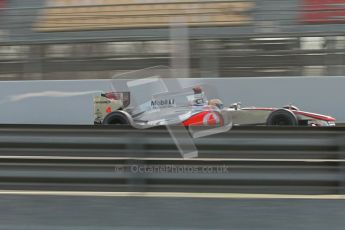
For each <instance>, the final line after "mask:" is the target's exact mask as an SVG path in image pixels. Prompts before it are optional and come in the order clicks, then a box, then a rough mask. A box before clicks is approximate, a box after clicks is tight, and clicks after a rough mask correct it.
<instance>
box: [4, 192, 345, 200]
mask: <svg viewBox="0 0 345 230" xmlns="http://www.w3.org/2000/svg"><path fill="white" fill-rule="evenodd" d="M0 195H23V196H27V195H32V196H80V197H143V198H147V197H152V198H204V199H208V198H210V199H306V200H345V195H293V194H243V193H184V192H93V191H29V190H26V191H23V190H0Z"/></svg>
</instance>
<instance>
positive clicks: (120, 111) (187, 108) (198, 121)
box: [94, 87, 335, 128]
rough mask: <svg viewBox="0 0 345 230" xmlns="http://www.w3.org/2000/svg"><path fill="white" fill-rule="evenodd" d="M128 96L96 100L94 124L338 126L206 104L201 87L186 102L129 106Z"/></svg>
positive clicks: (291, 112) (283, 111)
mask: <svg viewBox="0 0 345 230" xmlns="http://www.w3.org/2000/svg"><path fill="white" fill-rule="evenodd" d="M130 98H131V97H130V93H129V92H107V93H102V94H101V95H97V96H95V97H94V118H95V119H94V123H95V124H103V125H121V124H123V125H131V126H133V127H136V128H141V127H147V126H160V125H183V126H204V125H205V126H207V125H222V123H223V122H224V120H225V119H230V120H231V122H232V124H233V125H240V126H241V125H267V126H335V118H333V117H331V116H327V115H321V114H316V113H311V112H306V111H302V110H300V109H299V108H297V107H296V106H293V105H288V106H284V107H282V108H274V107H267V108H266V107H244V108H241V106H240V103H234V104H232V105H230V106H229V107H224V105H223V103H222V101H221V100H219V99H210V100H207V99H206V97H205V95H204V92H203V90H202V89H201V88H200V87H194V88H192V90H190V92H189V94H187V95H184V98H185V100H179V98H178V97H174V95H168V96H163V97H161V98H159V99H151V100H149V101H147V102H146V103H143V104H140V105H135V106H130V104H131V103H130Z"/></svg>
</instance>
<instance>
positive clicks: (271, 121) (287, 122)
mask: <svg viewBox="0 0 345 230" xmlns="http://www.w3.org/2000/svg"><path fill="white" fill-rule="evenodd" d="M266 124H267V125H274V126H298V120H297V117H296V115H295V114H294V113H293V112H292V111H290V110H288V109H278V110H276V111H273V112H272V113H271V114H270V115H269V116H268V118H267V122H266Z"/></svg>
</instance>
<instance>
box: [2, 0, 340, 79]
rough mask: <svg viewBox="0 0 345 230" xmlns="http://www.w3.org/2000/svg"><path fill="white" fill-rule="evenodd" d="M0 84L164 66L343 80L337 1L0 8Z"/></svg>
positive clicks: (147, 1) (183, 0)
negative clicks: (181, 46) (182, 46)
mask: <svg viewBox="0 0 345 230" xmlns="http://www.w3.org/2000/svg"><path fill="white" fill-rule="evenodd" d="M0 8H1V9H0V80H33V79H47V80H48V79H49V80H53V79H66V80H67V79H91V78H92V79H94V78H109V77H110V76H112V75H113V74H115V73H119V72H124V71H128V70H136V69H141V68H146V67H151V66H156V65H170V61H171V57H172V55H171V53H172V42H171V28H170V27H171V26H172V25H174V24H175V23H176V22H181V21H182V22H184V24H185V25H186V26H187V27H188V28H189V30H188V37H189V38H190V42H189V45H190V47H189V52H190V55H189V56H190V65H191V71H190V72H191V76H192V77H246V76H336V75H342V76H343V75H344V74H345V73H344V72H345V71H344V70H345V68H344V64H345V60H344V51H345V50H344V49H345V33H344V31H345V26H344V25H345V24H344V22H345V1H344V0H329V1H324V0H0Z"/></svg>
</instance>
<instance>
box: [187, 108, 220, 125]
mask: <svg viewBox="0 0 345 230" xmlns="http://www.w3.org/2000/svg"><path fill="white" fill-rule="evenodd" d="M209 113H211V112H209V111H203V112H200V113H197V114H195V115H193V116H191V117H190V118H188V119H187V120H185V121H183V122H182V125H183V126H203V125H205V124H204V117H205V116H206V115H208V114H209ZM213 113H214V114H217V116H219V119H220V124H217V121H216V119H215V118H214V117H213V114H212V115H211V116H210V118H209V119H208V120H207V123H208V125H221V124H222V123H223V121H222V117H221V116H220V115H219V113H218V112H213Z"/></svg>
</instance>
